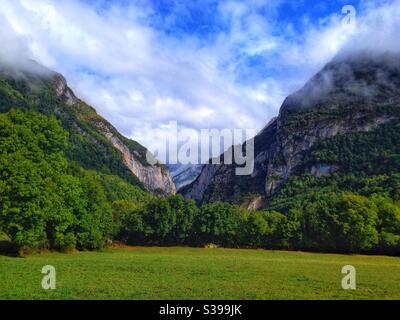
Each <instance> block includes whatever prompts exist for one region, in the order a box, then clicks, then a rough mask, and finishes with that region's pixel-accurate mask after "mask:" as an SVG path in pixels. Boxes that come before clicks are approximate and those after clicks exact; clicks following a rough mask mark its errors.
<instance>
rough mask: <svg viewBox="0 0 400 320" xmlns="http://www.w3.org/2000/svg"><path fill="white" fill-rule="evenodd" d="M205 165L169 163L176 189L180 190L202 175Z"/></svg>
mask: <svg viewBox="0 0 400 320" xmlns="http://www.w3.org/2000/svg"><path fill="white" fill-rule="evenodd" d="M202 168H203V165H192V164H187V165H180V164H173V165H168V169H169V172H170V173H171V176H172V180H173V181H174V183H175V186H176V189H177V190H179V189H181V188H183V187H185V186H187V185H189V184H191V183H192V182H193V181H194V180H196V178H197V177H198V176H199V175H200V173H201V170H202Z"/></svg>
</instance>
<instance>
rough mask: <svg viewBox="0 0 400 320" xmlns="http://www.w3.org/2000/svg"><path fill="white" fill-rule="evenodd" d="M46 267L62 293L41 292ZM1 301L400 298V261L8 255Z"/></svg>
mask: <svg viewBox="0 0 400 320" xmlns="http://www.w3.org/2000/svg"><path fill="white" fill-rule="evenodd" d="M349 264H350V265H353V266H354V267H355V268H356V270H357V289H356V290H350V291H348V290H343V289H342V288H341V279H342V277H343V275H342V274H341V268H342V266H344V265H349ZM44 265H53V266H54V267H55V268H56V270H57V289H56V290H53V291H45V290H43V289H42V288H41V280H42V277H43V275H42V274H41V269H42V267H43V266H44ZM0 299H400V258H395V257H377V256H349V255H333V254H313V253H302V252H284V251H264V250H235V249H232V250H230V249H195V248H156V247H152V248H143V247H132V248H125V247H124V248H115V249H109V250H106V251H103V252H80V253H72V254H61V253H43V254H37V255H31V256H28V257H25V258H12V257H5V256H0Z"/></svg>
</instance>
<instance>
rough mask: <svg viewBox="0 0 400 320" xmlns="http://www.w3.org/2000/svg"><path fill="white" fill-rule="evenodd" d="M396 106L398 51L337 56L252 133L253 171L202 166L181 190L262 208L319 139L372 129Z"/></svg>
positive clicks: (399, 100)
mask: <svg viewBox="0 0 400 320" xmlns="http://www.w3.org/2000/svg"><path fill="white" fill-rule="evenodd" d="M399 110H400V55H398V54H379V55H378V54H377V55H367V54H363V53H359V54H354V55H351V56H339V57H337V58H336V59H334V61H332V62H331V63H329V64H328V65H327V66H326V67H325V68H324V69H323V70H322V71H321V72H319V73H318V74H317V75H316V76H315V77H313V78H312V79H311V80H310V81H309V82H308V83H307V84H306V85H305V86H304V87H303V88H302V89H301V90H299V91H298V92H296V93H294V94H293V95H291V96H289V97H288V98H287V99H286V101H285V102H284V104H283V106H282V108H281V110H280V113H279V116H278V117H277V118H276V119H273V120H272V121H271V123H270V124H269V125H267V126H266V127H265V128H264V129H263V130H262V131H261V132H260V133H259V134H258V135H257V136H256V137H255V141H254V143H255V170H254V172H253V174H252V175H251V176H236V175H235V166H234V165H206V166H205V167H204V168H203V170H202V173H201V174H200V176H199V177H198V179H197V180H196V181H195V182H194V183H192V184H191V185H190V186H188V187H186V188H184V189H183V190H182V193H183V194H184V195H185V197H187V198H191V199H194V200H196V201H197V202H198V203H202V202H214V201H229V202H232V203H239V204H245V205H247V206H248V207H249V208H250V209H259V208H262V207H263V206H265V204H266V202H267V201H268V198H269V197H271V196H273V195H274V193H275V192H276V191H277V189H278V188H280V187H281V186H282V185H283V184H284V183H285V182H286V181H287V179H288V178H289V177H290V176H291V175H292V174H293V173H294V172H295V171H296V168H297V166H298V165H299V163H300V162H301V161H302V160H303V159H304V157H305V156H306V154H307V152H308V150H310V148H311V147H312V146H314V145H315V144H316V143H317V142H319V141H321V140H324V139H326V138H330V137H333V136H336V135H343V134H348V133H351V132H360V131H363V132H364V131H370V130H372V129H374V128H376V127H377V126H379V125H381V124H384V123H386V122H388V121H390V120H392V119H399V117H400V113H399ZM338 169H339V168H336V167H333V166H330V165H326V164H324V163H320V164H316V165H315V166H314V167H313V168H312V169H311V172H310V173H311V174H314V175H315V176H322V175H329V174H332V173H333V172H335V171H337V170H338Z"/></svg>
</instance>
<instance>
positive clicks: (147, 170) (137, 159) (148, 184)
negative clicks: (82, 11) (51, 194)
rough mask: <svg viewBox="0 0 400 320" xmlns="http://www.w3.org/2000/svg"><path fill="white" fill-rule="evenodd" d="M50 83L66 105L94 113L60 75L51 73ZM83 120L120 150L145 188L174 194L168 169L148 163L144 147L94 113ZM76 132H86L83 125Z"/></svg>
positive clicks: (126, 162)
mask: <svg viewBox="0 0 400 320" xmlns="http://www.w3.org/2000/svg"><path fill="white" fill-rule="evenodd" d="M50 83H51V86H52V87H53V89H54V92H55V94H56V95H57V96H58V97H60V98H61V99H62V100H63V101H64V102H65V103H66V104H67V105H68V106H70V107H74V106H76V107H77V109H78V110H79V109H82V108H83V109H88V110H90V112H91V113H95V110H94V109H93V108H91V107H89V106H87V105H85V103H84V102H82V101H80V100H79V99H78V98H76V96H75V94H74V92H73V91H72V90H71V89H70V88H69V87H68V85H67V81H66V79H65V78H64V77H63V76H62V75H60V74H54V75H53V76H52V77H51V81H50ZM86 111H87V110H86ZM85 120H86V121H90V123H91V125H93V127H94V128H96V129H97V131H98V132H99V133H101V134H102V135H104V136H105V137H106V138H107V140H108V141H109V142H110V143H111V144H112V145H113V147H114V148H115V149H116V150H118V151H119V152H120V153H121V155H122V159H123V164H124V165H125V166H126V168H127V169H128V170H129V171H130V172H131V174H132V175H134V176H135V177H136V178H137V179H138V180H139V181H140V182H141V183H142V184H143V186H144V187H145V188H146V189H147V190H148V191H152V192H154V193H157V194H164V195H173V194H175V193H176V188H175V184H174V182H173V181H172V177H171V175H170V173H169V171H168V170H167V169H166V167H165V166H163V165H161V164H156V165H150V164H149V163H148V162H147V160H146V153H147V150H146V149H145V148H144V147H143V146H140V145H139V144H138V143H136V142H133V141H129V140H128V139H126V138H125V137H123V136H122V135H121V134H119V133H118V131H117V130H116V129H115V128H114V127H113V126H112V125H111V124H110V123H108V122H107V121H106V120H105V119H103V118H101V117H100V116H99V115H97V114H95V115H93V114H92V116H90V117H86V119H85ZM78 127H79V125H78ZM79 131H81V133H82V134H85V132H84V130H83V129H82V128H80V129H79ZM128 144H129V145H128ZM132 145H134V146H132ZM135 147H136V148H135ZM135 149H136V150H135Z"/></svg>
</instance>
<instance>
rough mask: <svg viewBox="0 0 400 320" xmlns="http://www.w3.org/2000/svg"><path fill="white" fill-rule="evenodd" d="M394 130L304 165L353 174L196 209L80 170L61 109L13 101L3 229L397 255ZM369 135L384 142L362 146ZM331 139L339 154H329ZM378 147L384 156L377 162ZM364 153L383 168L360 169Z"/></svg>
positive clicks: (8, 116)
mask: <svg viewBox="0 0 400 320" xmlns="http://www.w3.org/2000/svg"><path fill="white" fill-rule="evenodd" d="M397 128H398V124H390V125H387V126H383V127H381V128H379V129H378V130H377V131H376V132H373V133H360V134H356V135H354V136H346V137H336V138H333V139H332V140H331V141H325V142H324V143H322V144H321V145H320V146H318V147H316V148H315V149H314V150H312V151H311V152H310V155H309V157H306V160H305V162H304V167H306V166H307V165H309V163H310V162H312V159H313V157H314V158H315V157H318V161H319V160H320V159H324V161H326V162H327V161H335V163H337V164H339V165H340V164H341V163H342V162H343V163H346V168H347V169H348V171H349V173H348V174H343V175H341V174H337V175H334V176H333V177H324V178H316V177H314V176H311V175H300V176H296V177H293V178H292V179H291V180H290V181H289V183H288V184H287V185H286V186H285V187H284V188H283V189H282V190H280V192H279V193H278V195H277V196H276V197H274V198H273V199H272V200H271V202H270V207H271V209H270V210H268V211H257V212H248V211H247V210H245V209H243V208H240V207H238V206H233V205H229V204H224V203H215V204H205V205H203V206H202V207H201V208H197V207H196V205H195V203H194V202H192V201H188V200H185V199H184V198H183V197H182V196H180V195H177V196H172V197H168V198H162V197H156V196H153V195H151V194H149V193H147V192H145V191H143V190H142V189H141V188H140V187H139V186H135V185H132V184H130V183H129V182H128V181H125V180H123V179H121V178H119V177H117V176H112V175H106V174H102V173H98V172H96V171H93V170H87V169H83V168H82V167H80V166H79V165H78V164H76V163H73V162H71V161H69V160H68V159H67V158H66V155H65V152H66V150H67V149H68V133H67V131H65V130H64V129H63V128H62V127H61V125H60V123H59V121H58V120H57V119H56V118H55V117H51V116H46V115H43V114H40V113H37V112H34V111H21V110H15V109H13V110H11V111H9V112H7V113H3V114H0V228H1V230H2V232H4V233H5V234H6V235H7V236H8V237H9V238H10V239H11V241H12V243H13V244H14V245H15V246H16V247H18V248H19V249H20V250H22V251H29V250H32V249H41V248H50V249H55V250H62V251H66V250H71V249H74V248H78V249H80V250H83V249H89V250H92V249H99V248H102V247H104V246H106V245H107V244H109V243H110V242H111V241H113V240H119V241H123V242H124V243H128V244H157V245H177V244H186V245H196V246H197V245H201V246H203V245H206V244H209V243H213V244H217V245H221V246H228V247H261V248H280V249H283V248H284V249H307V250H324V251H340V252H375V253H390V254H396V253H399V251H400V250H399V249H400V205H399V200H400V193H399V190H400V189H399V185H400V174H392V175H386V174H385V173H384V172H383V171H384V170H383V169H384V168H388V167H390V166H389V165H385V166H382V163H386V162H387V161H393V163H392V164H393V166H394V167H396V163H398V162H396V161H398V160H399V159H398V157H396V156H395V153H392V152H391V149H395V148H396V147H395V144H391V143H390V139H389V136H392V137H393V138H396V135H398V133H399V130H396V129H397ZM374 139H377V140H379V141H374ZM377 142H379V143H377ZM366 143H373V145H374V146H375V147H378V146H379V147H380V150H376V149H374V148H372V147H371V148H366V147H365V148H364V149H365V153H362V152H361V151H360V148H363V147H362V146H366ZM335 146H336V147H338V146H340V147H338V150H343V152H342V153H340V151H338V152H339V154H338V152H332V153H330V152H331V151H332V150H333V151H335V148H334V147H335ZM371 146H372V145H371ZM392 151H393V152H395V151H396V150H392ZM353 152H354V155H352V153H353ZM331 154H332V155H334V159H333V158H332V157H331ZM374 154H375V155H376V154H380V155H381V157H383V158H382V159H381V160H380V161H375V159H374V157H373V155H374ZM360 157H365V158H363V159H361V160H360ZM352 159H353V160H352ZM368 159H372V160H373V161H371V162H370V161H367V160H368ZM352 161H354V163H353V162H352ZM360 161H361V163H363V166H367V167H368V166H373V165H375V166H376V168H369V170H371V172H378V173H379V174H378V175H374V176H371V175H369V172H368V174H365V177H363V176H362V174H361V172H358V171H357V168H356V167H357V164H358V163H360ZM396 168H397V167H396ZM359 170H361V171H365V170H366V169H365V168H360V169H359ZM350 172H352V173H350ZM356 190H358V192H357V193H356Z"/></svg>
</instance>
